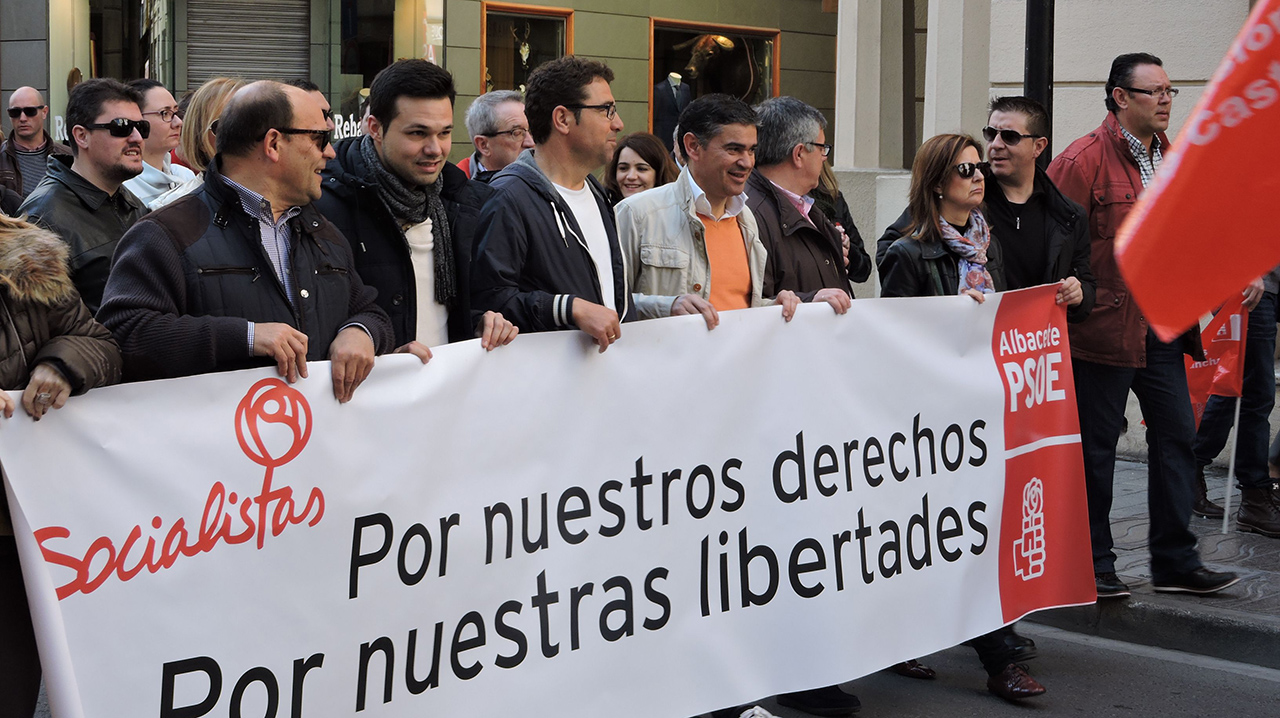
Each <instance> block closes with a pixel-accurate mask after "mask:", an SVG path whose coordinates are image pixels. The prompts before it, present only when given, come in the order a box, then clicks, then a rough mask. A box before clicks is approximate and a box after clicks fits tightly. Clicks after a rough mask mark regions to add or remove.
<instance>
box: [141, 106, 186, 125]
mask: <svg viewBox="0 0 1280 718" xmlns="http://www.w3.org/2000/svg"><path fill="white" fill-rule="evenodd" d="M147 115H160V121H161V122H163V123H165V124H168V123H170V122H173V118H175V117H176V118H178V119H179V120H181V119H183V118H184V117H186V116H187V113H186V112H185V111H183V110H168V109H165V110H154V111H152V112H144V113H142V116H143V117H146V116H147Z"/></svg>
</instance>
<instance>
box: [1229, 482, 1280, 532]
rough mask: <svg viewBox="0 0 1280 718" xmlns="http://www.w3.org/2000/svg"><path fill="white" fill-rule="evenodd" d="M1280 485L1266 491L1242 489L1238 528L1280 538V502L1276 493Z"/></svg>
mask: <svg viewBox="0 0 1280 718" xmlns="http://www.w3.org/2000/svg"><path fill="white" fill-rule="evenodd" d="M1277 487H1280V484H1272V486H1271V488H1266V489H1241V490H1240V513H1238V514H1236V528H1237V529H1238V530H1240V531H1251V532H1253V533H1256V534H1262V535H1263V536H1269V537H1271V538H1280V501H1277V499H1276V496H1277V494H1276V492H1277V490H1280V489H1278V488H1277Z"/></svg>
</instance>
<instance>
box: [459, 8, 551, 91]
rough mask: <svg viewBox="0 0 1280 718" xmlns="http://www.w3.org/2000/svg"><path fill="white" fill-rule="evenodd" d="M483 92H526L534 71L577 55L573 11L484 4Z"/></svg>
mask: <svg viewBox="0 0 1280 718" xmlns="http://www.w3.org/2000/svg"><path fill="white" fill-rule="evenodd" d="M480 6H481V22H482V23H483V26H482V28H481V37H482V38H483V45H482V47H481V53H482V55H483V56H484V66H483V67H482V68H481V72H482V73H483V76H482V78H481V90H480V91H481V92H489V91H490V90H520V91H521V92H523V91H524V86H525V81H526V80H527V79H528V77H529V73H531V72H533V70H534V68H536V67H537V66H538V65H541V64H542V63H544V62H546V61H548V60H554V59H556V58H558V57H563V56H565V55H567V54H570V53H572V52H573V11H572V10H567V9H561V8H548V7H536V6H531V5H508V4H505V3H491V2H482V3H481V4H480Z"/></svg>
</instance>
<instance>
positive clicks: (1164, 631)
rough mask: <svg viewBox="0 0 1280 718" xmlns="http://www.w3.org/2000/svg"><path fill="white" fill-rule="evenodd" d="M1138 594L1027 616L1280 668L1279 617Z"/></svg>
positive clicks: (1122, 638)
mask: <svg viewBox="0 0 1280 718" xmlns="http://www.w3.org/2000/svg"><path fill="white" fill-rule="evenodd" d="M1193 601H1194V599H1192V600H1189V599H1187V598H1176V597H1172V596H1164V595H1160V594H1153V593H1135V594H1134V595H1133V596H1132V597H1131V598H1129V599H1128V600H1114V599H1112V600H1105V601H1100V602H1098V603H1097V604H1094V605H1092V606H1073V607H1070V608H1058V609H1054V610H1051V611H1042V612H1040V613H1036V614H1034V615H1031V616H1028V617H1027V618H1026V620H1028V621H1031V622H1033V623H1039V624H1041V625H1045V626H1052V627H1053V628H1060V629H1063V630H1066V631H1073V632H1075V633H1085V634H1089V635H1094V636H1100V637H1102V638H1111V639H1115V640H1119V641H1127V642H1129V643H1140V644H1143V645H1147V646H1155V647H1157V648H1166V649H1171V650H1175V651H1184V652H1186V653H1196V654H1200V655H1204V656H1213V657H1214V658H1222V659H1225V660H1229V661H1238V662H1242V663H1251V664H1254V665H1258V666H1266V667H1268V668H1275V669H1280V618H1276V617H1271V616H1265V615H1259V614H1253V613H1246V612H1243V611H1236V610H1232V609H1224V608H1217V607H1214V606H1206V605H1204V604H1203V603H1200V602H1193Z"/></svg>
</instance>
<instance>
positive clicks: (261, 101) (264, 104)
mask: <svg viewBox="0 0 1280 718" xmlns="http://www.w3.org/2000/svg"><path fill="white" fill-rule="evenodd" d="M284 88H285V86H284V85H282V84H281V83H279V82H272V81H270V80H262V81H259V82H254V83H251V84H249V85H245V86H244V87H243V88H241V89H240V90H238V91H237V92H236V94H234V95H232V96H231V99H230V100H228V101H227V105H226V107H224V108H223V110H222V115H221V116H220V117H219V118H218V134H217V149H218V154H220V155H228V156H231V157H243V156H245V155H247V154H248V153H249V151H250V150H251V149H253V147H254V146H255V145H256V144H258V143H259V142H261V141H262V138H263V137H265V136H266V134H267V132H268V131H270V130H271V129H279V128H281V127H291V126H292V125H293V105H292V104H290V102H289V95H288V94H286V93H285V91H284Z"/></svg>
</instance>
